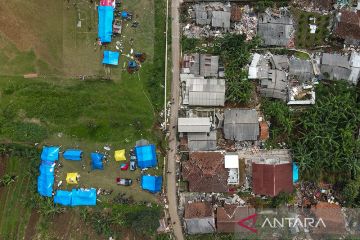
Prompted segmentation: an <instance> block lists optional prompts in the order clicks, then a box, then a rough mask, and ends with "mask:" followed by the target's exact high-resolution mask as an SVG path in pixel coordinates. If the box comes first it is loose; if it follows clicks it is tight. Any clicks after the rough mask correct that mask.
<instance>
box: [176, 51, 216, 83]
mask: <svg viewBox="0 0 360 240" xmlns="http://www.w3.org/2000/svg"><path fill="white" fill-rule="evenodd" d="M182 72H183V73H187V74H193V75H195V76H202V77H205V78H207V77H214V78H217V77H219V56H212V55H210V54H200V53H192V54H185V55H184V58H183V63H182Z"/></svg>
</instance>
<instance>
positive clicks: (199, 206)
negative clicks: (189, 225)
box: [185, 202, 213, 219]
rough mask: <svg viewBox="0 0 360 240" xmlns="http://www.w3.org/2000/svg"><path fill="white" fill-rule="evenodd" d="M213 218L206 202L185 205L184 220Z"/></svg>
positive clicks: (210, 208)
mask: <svg viewBox="0 0 360 240" xmlns="http://www.w3.org/2000/svg"><path fill="white" fill-rule="evenodd" d="M211 216H213V209H212V206H211V204H210V203H208V202H194V203H187V204H186V205H185V218H186V219H191V218H205V217H211Z"/></svg>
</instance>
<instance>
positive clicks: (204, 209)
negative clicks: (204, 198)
mask: <svg viewBox="0 0 360 240" xmlns="http://www.w3.org/2000/svg"><path fill="white" fill-rule="evenodd" d="M184 223H185V229H186V232H187V233H188V234H205V233H213V232H215V230H216V229H215V218H214V212H213V208H212V206H211V204H210V203H208V202H193V203H187V204H186V205H185V216H184Z"/></svg>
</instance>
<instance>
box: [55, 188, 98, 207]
mask: <svg viewBox="0 0 360 240" xmlns="http://www.w3.org/2000/svg"><path fill="white" fill-rule="evenodd" d="M54 203H57V204H60V205H63V206H71V207H75V206H95V205H96V189H95V188H90V189H73V190H71V191H65V190H58V191H56V194H55V196H54Z"/></svg>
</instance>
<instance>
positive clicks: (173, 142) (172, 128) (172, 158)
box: [166, 0, 184, 240]
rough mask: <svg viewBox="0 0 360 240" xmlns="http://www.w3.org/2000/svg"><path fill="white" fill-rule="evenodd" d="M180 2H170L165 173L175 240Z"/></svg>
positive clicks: (180, 239)
mask: <svg viewBox="0 0 360 240" xmlns="http://www.w3.org/2000/svg"><path fill="white" fill-rule="evenodd" d="M179 1H180V0H173V1H172V2H171V16H172V21H171V44H172V46H171V52H172V63H173V69H172V74H173V76H172V82H171V97H172V99H173V102H174V103H173V104H172V105H171V109H170V119H169V120H170V125H169V132H170V135H169V148H170V149H169V152H168V156H167V161H168V164H167V171H168V172H170V173H169V174H168V176H167V184H166V187H167V197H168V200H169V213H170V218H171V223H172V227H173V231H174V235H175V238H176V239H178V240H183V239H184V236H183V232H182V227H181V222H180V219H179V216H178V213H177V194H176V159H177V158H176V157H177V154H176V150H177V139H176V134H177V128H176V125H177V118H178V108H179V85H180V83H179V74H180V72H179V70H180V69H179V68H180V37H179V34H180V27H179V6H180V2H179Z"/></svg>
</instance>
